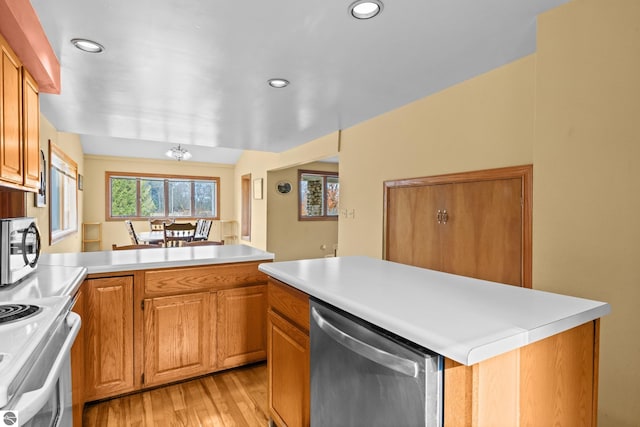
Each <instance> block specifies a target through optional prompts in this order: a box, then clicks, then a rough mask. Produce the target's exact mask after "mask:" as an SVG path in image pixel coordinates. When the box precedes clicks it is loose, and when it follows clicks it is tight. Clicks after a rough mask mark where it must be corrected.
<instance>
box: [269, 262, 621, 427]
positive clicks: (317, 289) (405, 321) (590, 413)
mask: <svg viewBox="0 0 640 427" xmlns="http://www.w3.org/2000/svg"><path fill="white" fill-rule="evenodd" d="M260 270H261V271H263V272H265V273H266V274H268V275H269V276H271V278H272V279H270V288H269V295H270V296H269V298H270V316H271V313H272V312H273V313H274V316H275V317H276V318H277V322H280V323H279V324H278V325H276V327H277V328H278V330H285V328H284V327H283V326H282V325H283V324H284V323H283V319H284V320H287V321H288V323H287V327H291V326H292V325H293V326H292V327H293V328H297V332H301V333H303V334H304V333H307V335H308V323H306V324H304V319H302V316H301V317H299V318H298V320H297V321H296V319H294V317H296V316H294V315H292V314H291V313H294V314H295V313H296V312H299V311H304V308H298V309H297V310H290V307H293V306H294V303H293V302H288V303H287V304H280V305H279V304H278V301H283V300H287V301H297V302H298V303H299V307H303V304H304V301H303V300H304V298H305V297H308V296H313V297H315V298H317V299H319V300H322V301H324V302H327V303H329V304H331V305H333V306H335V307H337V308H339V309H342V310H344V311H346V312H349V313H351V314H353V315H355V316H357V317H359V318H361V319H363V320H365V321H367V322H369V323H371V324H374V325H376V326H378V327H381V328H383V329H386V330H388V331H390V332H392V333H393V334H396V335H398V336H401V337H403V338H405V339H407V340H410V341H412V342H413V343H415V344H417V345H419V346H422V347H425V348H428V349H430V350H432V351H435V352H436V353H439V354H441V355H442V356H444V357H445V369H444V420H445V426H446V427H450V426H472V425H474V426H475V425H487V426H492V427H494V426H509V427H511V426H521V425H522V426H524V425H532V426H537V425H540V426H542V425H580V426H583V425H585V426H587V425H588V426H591V425H595V422H596V417H595V413H596V410H597V374H598V369H597V368H598V336H599V318H600V317H602V316H604V315H606V314H607V313H609V311H610V307H609V305H608V304H606V303H602V302H597V301H591V300H586V299H582V298H575V297H571V296H565V295H557V294H552V293H548V292H542V291H536V290H532V289H526V288H518V287H513V286H508V285H502V284H497V283H492V282H486V281H482V280H477V279H471V278H467V277H461V276H456V275H452V274H447V273H442V272H437V271H433V270H425V269H421V268H417V267H411V266H406V265H401V264H397V263H392V262H388V261H381V260H376V259H371V258H366V257H344V258H328V259H318V260H303V261H288V262H278V263H272V264H263V265H261V266H260ZM287 293H288V294H287ZM272 294H273V295H274V297H273V298H272ZM285 294H286V295H288V296H283V295H285ZM296 298H297V299H296ZM272 300H273V301H274V303H272ZM281 307H284V309H282V308H281ZM270 319H271V317H270ZM300 319H302V320H300ZM305 327H306V328H307V329H306V330H305ZM270 328H271V326H270ZM291 330H293V329H291ZM290 335H291V336H293V335H294V334H293V333H290ZM298 342H300V343H302V342H303V340H301V339H300V338H298ZM269 344H270V345H271V344H272V343H271V342H269ZM301 348H302V347H301ZM307 349H308V347H307ZM271 357H272V353H271V352H270V353H269V358H270V359H269V363H270V364H275V365H276V366H278V361H277V360H271ZM306 357H308V354H307V355H306ZM305 369H307V371H308V368H305ZM303 370H304V369H302V370H301V371H300V372H302V371H303ZM282 377H283V374H282V373H273V372H271V371H270V379H273V378H276V379H277V378H282ZM305 381H307V382H308V379H306V380H305ZM269 387H270V391H271V392H272V393H273V390H274V387H275V390H278V384H275V385H273V384H270V386H269ZM307 396H308V394H307ZM279 401H281V398H280V397H279V396H276V397H275V398H272V397H271V396H270V403H272V402H279ZM285 406H286V405H285ZM298 407H300V408H302V410H303V411H305V410H308V403H307V402H302V403H299V405H298ZM305 407H306V408H305ZM270 409H271V411H272V415H273V416H274V418H275V419H276V420H277V421H280V423H282V422H286V420H283V419H282V418H283V417H282V416H281V415H282V414H279V408H277V407H274V406H273V405H271V408H270ZM285 409H286V408H285ZM300 419H303V420H304V419H308V416H306V415H303V416H302V417H301V418H300ZM287 424H294V425H295V423H288V422H287Z"/></svg>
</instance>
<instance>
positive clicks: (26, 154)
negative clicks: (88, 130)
mask: <svg viewBox="0 0 640 427" xmlns="http://www.w3.org/2000/svg"><path fill="white" fill-rule="evenodd" d="M39 133H40V104H39V98H38V85H37V83H36V82H35V80H34V79H33V78H32V77H31V75H30V74H29V73H28V72H27V70H26V69H24V67H23V66H22V63H21V62H20V60H19V59H18V57H17V56H16V55H15V54H14V52H13V50H12V49H11V48H10V47H9V45H8V43H7V42H6V40H5V39H4V38H3V37H2V36H0V185H5V186H8V187H12V188H16V189H22V190H28V191H37V190H38V189H39V188H40V135H39Z"/></svg>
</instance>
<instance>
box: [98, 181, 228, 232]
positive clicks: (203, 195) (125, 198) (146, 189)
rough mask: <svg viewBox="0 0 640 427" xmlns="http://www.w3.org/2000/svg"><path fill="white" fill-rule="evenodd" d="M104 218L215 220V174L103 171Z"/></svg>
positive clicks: (217, 185) (216, 200) (217, 183)
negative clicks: (212, 175) (107, 201)
mask: <svg viewBox="0 0 640 427" xmlns="http://www.w3.org/2000/svg"><path fill="white" fill-rule="evenodd" d="M105 181H106V185H107V194H108V197H109V199H108V200H109V203H108V205H107V215H106V217H107V219H109V220H122V219H149V218H207V219H219V217H218V211H219V205H218V199H219V197H218V195H219V191H220V179H219V178H217V177H212V178H208V177H192V176H163V175H152V174H146V175H137V174H131V173H120V172H107V173H106V180H105Z"/></svg>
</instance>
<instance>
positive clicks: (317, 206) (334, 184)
mask: <svg viewBox="0 0 640 427" xmlns="http://www.w3.org/2000/svg"><path fill="white" fill-rule="evenodd" d="M298 183H299V188H300V190H299V193H298V195H299V212H298V218H299V219H300V220H304V221H307V220H337V219H338V214H339V201H340V182H339V178H338V174H337V173H335V172H321V171H307V170H299V171H298Z"/></svg>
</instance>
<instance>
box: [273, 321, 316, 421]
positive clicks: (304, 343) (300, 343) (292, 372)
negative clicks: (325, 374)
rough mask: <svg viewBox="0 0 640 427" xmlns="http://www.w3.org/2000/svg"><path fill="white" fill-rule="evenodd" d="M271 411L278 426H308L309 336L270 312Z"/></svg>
mask: <svg viewBox="0 0 640 427" xmlns="http://www.w3.org/2000/svg"><path fill="white" fill-rule="evenodd" d="M267 342H268V348H269V359H268V366H267V370H268V375H269V410H270V413H271V415H272V416H273V417H274V421H275V422H276V424H277V425H279V426H285V425H286V426H289V427H306V426H308V425H309V413H310V401H309V390H310V384H309V378H310V372H309V352H310V350H309V335H308V334H307V333H305V332H303V331H302V330H300V329H299V328H297V327H296V326H295V325H294V324H292V323H291V322H289V321H287V320H286V319H284V318H283V317H281V316H279V315H278V314H277V313H276V312H274V311H272V310H269V323H268V326H267Z"/></svg>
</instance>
